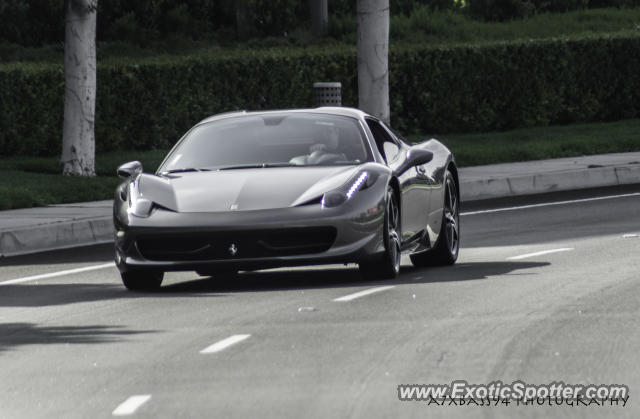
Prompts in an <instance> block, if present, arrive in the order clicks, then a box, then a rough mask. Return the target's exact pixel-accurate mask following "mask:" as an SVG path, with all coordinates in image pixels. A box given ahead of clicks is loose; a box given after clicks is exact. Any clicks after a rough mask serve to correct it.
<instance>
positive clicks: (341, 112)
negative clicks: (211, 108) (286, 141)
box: [197, 106, 369, 125]
mask: <svg viewBox="0 0 640 419" xmlns="http://www.w3.org/2000/svg"><path fill="white" fill-rule="evenodd" d="M272 113H278V114H282V113H291V114H294V113H316V114H323V115H337V116H347V117H351V118H355V119H359V120H361V119H363V118H364V117H366V116H369V115H368V114H366V113H365V112H363V111H361V110H360V109H356V108H346V107H338V106H322V107H319V108H309V109H278V110H265V111H231V112H224V113H219V114H216V115H212V116H210V117H208V118H205V119H203V120H202V121H200V122H198V124H197V125H200V124H205V123H208V122H214V121H219V120H222V119H227V118H235V117H239V116H245V115H247V116H248V115H268V114H272Z"/></svg>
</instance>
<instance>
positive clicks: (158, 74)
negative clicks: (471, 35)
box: [0, 34, 640, 156]
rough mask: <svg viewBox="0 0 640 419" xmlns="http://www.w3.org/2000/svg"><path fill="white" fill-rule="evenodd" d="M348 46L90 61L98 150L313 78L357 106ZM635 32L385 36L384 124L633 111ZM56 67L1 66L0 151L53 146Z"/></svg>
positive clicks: (613, 115) (433, 129) (59, 101)
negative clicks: (496, 37)
mask: <svg viewBox="0 0 640 419" xmlns="http://www.w3.org/2000/svg"><path fill="white" fill-rule="evenodd" d="M356 74H357V72H356V59H355V51H354V50H353V49H352V48H343V49H332V50H309V49H307V50H297V51H293V52H292V51H263V52H256V53H247V54H246V55H242V56H240V55H238V56H235V57H227V58H221V57H215V56H207V57H198V58H188V59H187V58H167V59H165V60H156V61H154V62H148V63H145V64H139V65H134V64H100V65H99V66H98V97H97V111H96V141H97V149H98V150H99V151H110V150H116V149H132V148H134V149H150V148H167V147H169V146H170V145H171V144H173V143H174V142H175V140H177V139H178V138H179V136H180V135H181V134H182V133H183V132H185V131H186V130H187V129H188V128H189V127H190V126H192V125H193V124H194V123H195V122H197V121H198V120H200V119H202V118H204V117H206V116H208V115H211V114H214V113H218V112H223V111H228V110H232V109H269V108H295V107H307V106H312V105H313V102H312V101H313V95H312V87H311V86H312V83H313V82H314V81H340V82H342V86H343V104H345V105H347V106H357V78H356ZM638 74H640V36H637V35H633V34H630V35H627V36H625V37H622V36H619V37H600V38H580V39H571V40H567V39H555V40H545V41H524V42H509V43H498V44H487V45H475V46H455V47H440V48H429V47H409V46H406V47H396V48H395V49H393V50H392V53H391V55H390V91H391V112H392V125H393V126H394V127H395V128H397V129H398V130H399V131H401V132H404V133H449V132H457V133H462V132H482V131H492V130H505V129H511V128H520V127H527V126H534V125H547V124H565V123H574V122H591V121H611V120H618V119H624V118H635V117H638V116H639V113H640V77H638ZM63 80H64V78H63V72H62V68H61V67H60V66H55V65H44V66H37V65H26V64H23V65H8V66H2V67H0V154H2V155H5V156H6V155H16V154H27V155H52V154H57V153H58V152H59V149H60V142H61V131H62V130H61V128H62V113H63V112H62V111H63V93H64V85H63Z"/></svg>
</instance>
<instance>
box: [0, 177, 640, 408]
mask: <svg viewBox="0 0 640 419" xmlns="http://www.w3.org/2000/svg"><path fill="white" fill-rule="evenodd" d="M633 192H638V188H636V189H635V190H634V188H633V187H632V188H626V189H624V190H622V189H616V190H613V189H609V190H600V191H595V192H586V193H582V194H581V196H577V195H575V194H574V195H571V196H568V195H567V194H563V195H559V196H558V195H556V196H545V197H537V198H528V199H526V200H525V201H522V200H521V201H514V200H508V201H503V202H494V203H485V204H482V205H476V206H474V207H468V208H466V209H465V211H466V212H467V214H466V215H463V217H462V229H463V230H462V234H463V236H462V245H463V248H462V250H461V254H460V259H459V262H458V264H457V265H455V266H453V267H443V268H429V269H414V268H412V267H411V266H410V264H409V263H408V261H405V263H404V265H403V269H402V273H401V275H400V277H399V278H398V279H397V280H395V281H386V282H384V281H383V282H366V281H363V280H362V279H361V278H360V276H359V274H358V272H357V270H355V269H354V268H353V267H346V268H345V267H340V266H329V267H320V268H318V267H309V268H305V269H293V270H272V271H262V272H255V273H243V274H241V275H240V276H239V277H237V278H224V277H223V278H202V277H198V276H197V275H196V274H195V273H176V274H168V275H167V276H166V277H165V286H163V289H162V290H161V292H158V293H151V294H141V293H131V292H128V291H126V290H125V289H124V288H123V287H122V285H121V283H120V278H119V275H118V273H117V271H116V269H115V268H113V267H111V266H106V267H105V266H104V264H106V263H109V262H110V260H111V256H112V251H111V248H110V247H109V246H98V247H94V248H88V249H82V250H78V249H75V250H67V251H61V252H52V253H47V254H40V255H32V256H24V257H19V258H10V259H4V260H2V261H0V418H56V417H59V418H73V417H78V418H98V417H112V415H113V414H114V413H120V414H125V415H127V414H130V415H132V416H135V417H149V418H151V417H153V418H156V417H162V418H174V417H242V418H244V417H272V418H279V417H320V418H327V417H365V418H369V417H380V418H383V417H421V418H422V417H452V416H454V417H457V416H460V417H469V416H471V417H496V416H498V417H513V416H514V415H518V416H526V417H548V416H554V417H556V416H562V417H565V416H569V417H580V418H581V417H585V416H587V417H589V416H592V417H603V416H604V417H640V404H639V403H638V402H636V400H635V394H637V393H635V391H637V389H640V351H639V348H640V327H639V326H640V320H639V318H640V316H639V314H640V305H639V301H640V258H639V255H640V236H639V235H640V195H638V194H636V195H630V196H619V197H616V198H607V199H600V198H602V197H603V196H606V195H614V194H630V193H633ZM583 198H588V199H589V200H586V201H584V200H582V201H579V202H571V203H557V202H556V203H554V204H552V205H547V204H545V203H549V202H552V201H558V200H563V199H583ZM593 198H597V199H593ZM539 204H544V205H541V206H536V205H539ZM512 206H516V207H518V208H515V209H505V207H512ZM496 209H498V211H496ZM82 268H87V269H86V270H82ZM78 269H80V271H78ZM69 270H72V271H71V272H66V273H65V272H64V271H69ZM73 270H75V271H73ZM61 272H62V273H61ZM51 274H56V275H57V276H53V275H51ZM34 276H35V278H34ZM360 291H369V292H366V293H360V294H355V295H354V293H359V292H360ZM341 297H347V298H344V299H342V301H340V300H338V301H336V299H340V298H341ZM229 338H230V340H228V339H229ZM212 345H213V346H212ZM202 351H204V352H202ZM453 380H467V381H469V382H471V383H489V382H491V381H494V380H501V381H503V382H511V381H514V380H522V381H524V382H527V383H532V384H541V383H550V382H553V381H563V382H565V383H575V384H586V383H595V384H601V383H605V384H609V383H615V384H626V385H628V386H629V387H630V394H631V396H630V398H629V399H628V401H627V403H626V406H624V407H623V406H622V405H621V404H620V405H618V406H615V405H614V406H589V407H584V406H579V407H576V406H573V407H571V406H552V407H549V406H537V405H535V406H515V405H514V404H512V405H510V406H506V405H498V406H494V407H477V406H448V407H447V406H434V405H428V404H427V403H425V402H417V401H411V402H401V401H399V400H398V390H397V386H398V385H399V384H427V383H442V384H448V383H450V382H451V381H453ZM132 396H140V397H133V398H132Z"/></svg>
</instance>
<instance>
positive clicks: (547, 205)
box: [460, 192, 640, 215]
mask: <svg viewBox="0 0 640 419" xmlns="http://www.w3.org/2000/svg"><path fill="white" fill-rule="evenodd" d="M630 196H640V192H635V193H628V194H622V195H609V196H599V197H596V198H584V199H574V200H572V201H558V202H545V203H544V204H532V205H523V206H520V207H508V208H496V209H490V210H483V211H470V212H461V213H460V215H476V214H490V213H492V212H503V211H515V210H522V209H529V208H540V207H551V206H555V205H567V204H576V203H580V202H590V201H601V200H603V199H615V198H627V197H630Z"/></svg>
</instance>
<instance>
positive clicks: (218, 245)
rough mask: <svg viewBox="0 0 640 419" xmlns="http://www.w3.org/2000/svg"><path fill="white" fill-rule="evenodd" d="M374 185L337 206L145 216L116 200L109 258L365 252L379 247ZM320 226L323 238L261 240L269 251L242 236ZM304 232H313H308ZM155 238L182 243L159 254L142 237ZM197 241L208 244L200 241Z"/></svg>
mask: <svg viewBox="0 0 640 419" xmlns="http://www.w3.org/2000/svg"><path fill="white" fill-rule="evenodd" d="M375 189H376V188H373V189H372V190H364V191H361V192H360V193H359V194H360V196H359V197H358V199H357V200H352V201H348V202H346V203H345V204H343V205H341V206H339V207H336V208H321V206H320V204H314V205H305V206H299V207H292V208H282V209H269V210H256V211H228V212H216V213H178V212H173V211H168V210H163V209H161V208H157V209H155V210H154V211H153V212H152V214H151V215H150V216H149V217H148V218H139V217H135V216H132V215H131V214H128V213H127V204H126V202H122V201H119V202H118V201H116V203H115V204H114V205H115V206H114V223H115V227H116V237H115V246H116V265H117V266H118V269H119V270H120V271H121V272H126V271H132V270H162V271H183V270H201V271H215V270H216V268H220V269H225V270H226V269H237V270H249V269H265V268H272V267H281V266H299V265H310V264H329V263H350V262H356V263H357V262H360V261H363V260H369V259H372V258H374V257H376V256H377V255H379V254H380V253H382V252H383V251H384V244H383V237H382V231H383V218H384V217H383V208H384V205H383V202H382V201H381V200H380V199H379V198H378V197H379V196H380V195H379V194H377V193H376V192H377V191H375ZM320 230H322V231H326V230H332V231H333V232H334V234H333V236H332V237H331V243H328V246H324V247H323V246H320V247H318V246H315V247H314V246H307V247H304V246H302V247H298V248H296V249H293V248H291V247H289V248H287V246H286V244H284V245H283V246H280V247H273V246H269V245H268V244H267V245H266V246H267V248H268V249H269V251H268V252H262V253H261V251H259V246H258V247H257V245H256V244H255V243H250V242H248V240H251V237H255V236H256V234H257V233H256V232H261V233H264V234H265V235H266V236H268V237H278V235H280V236H283V237H286V236H287V235H289V236H291V233H292V232H299V234H300V235H305V232H316V231H320ZM280 233H282V234H280ZM285 233H286V234H285ZM314 234H315V233H314ZM309 236H310V237H311V236H312V234H311V233H309ZM323 237H324V236H323ZM173 238H175V242H174V240H173ZM189 238H193V240H194V243H195V242H196V241H197V242H198V244H194V248H197V249H200V250H197V251H195V252H193V253H191V251H192V250H193V249H187V247H188V246H189ZM162 240H164V241H167V240H168V242H167V243H169V245H168V246H167V248H172V247H175V246H174V245H176V246H177V244H176V243H177V241H178V240H180V243H186V244H184V245H180V246H182V247H184V248H185V249H187V251H186V252H182V253H180V254H177V253H173V254H172V253H171V251H170V250H169V251H167V252H166V253H165V254H164V255H161V256H158V255H159V254H160V253H161V252H155V253H151V252H149V250H148V249H149V245H148V244H146V243H153V242H154V241H156V244H157V246H156V247H155V249H156V250H158V249H159V250H161V249H162V247H163V245H162V244H161V241H162ZM314 240H316V239H314ZM304 241H305V240H304V239H298V240H297V241H296V243H298V244H299V243H303V242H304ZM203 243H206V245H207V246H208V247H206V248H205V247H203V246H201V244H203ZM262 244H264V243H262ZM144 246H147V247H146V248H145V247H144ZM185 246H186V247H185ZM241 246H243V247H241ZM234 248H235V250H233V249H234ZM245 249H247V250H246V251H245ZM248 249H251V250H248ZM256 249H258V250H256ZM279 249H280V250H282V251H279ZM190 255H192V256H190Z"/></svg>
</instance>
